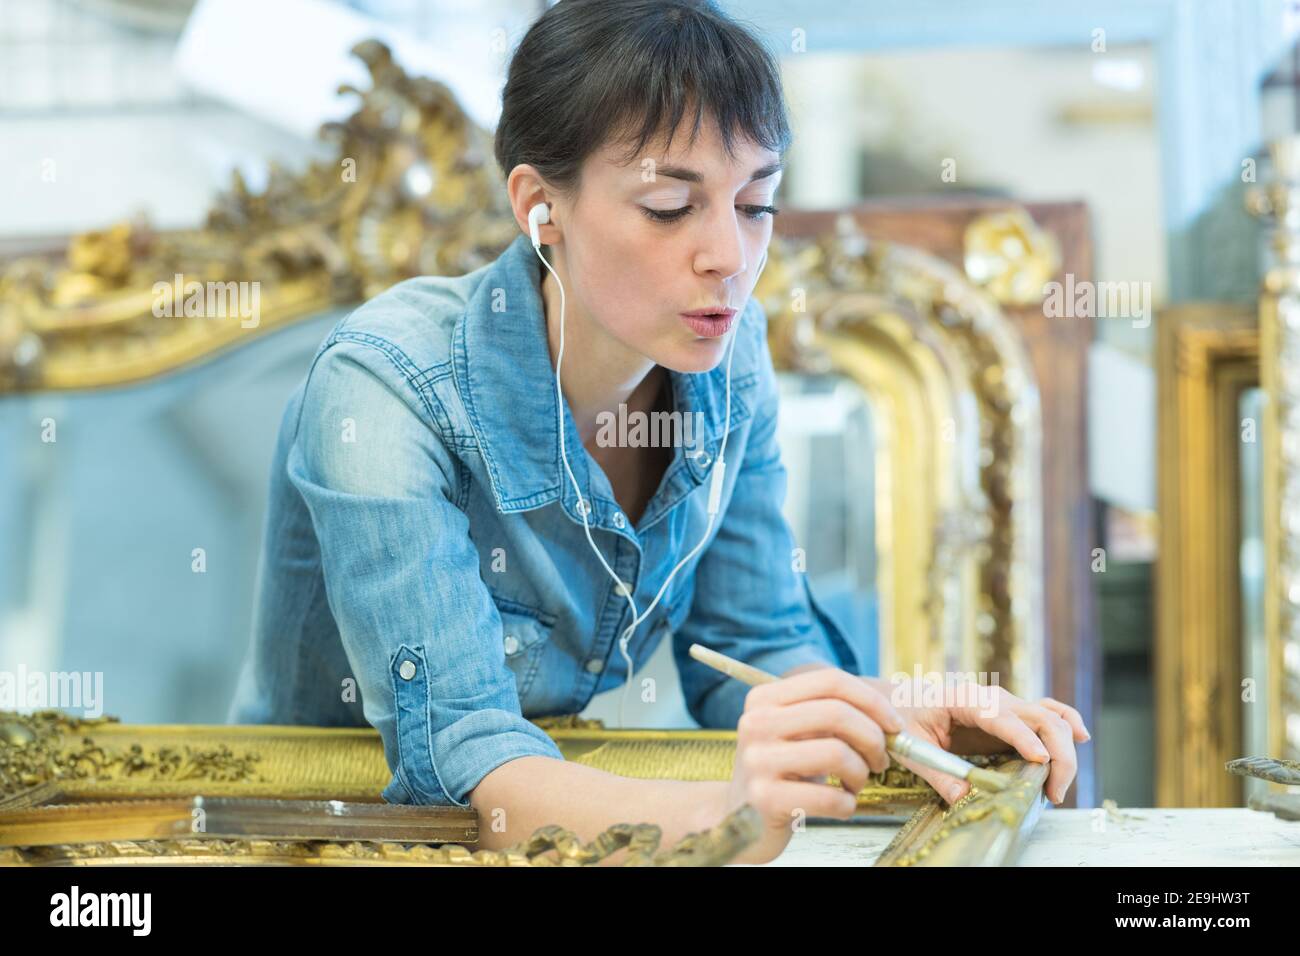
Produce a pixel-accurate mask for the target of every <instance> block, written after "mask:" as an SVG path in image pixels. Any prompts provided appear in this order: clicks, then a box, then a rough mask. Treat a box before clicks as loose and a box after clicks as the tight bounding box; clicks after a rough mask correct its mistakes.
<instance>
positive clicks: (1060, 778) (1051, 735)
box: [1021, 704, 1079, 803]
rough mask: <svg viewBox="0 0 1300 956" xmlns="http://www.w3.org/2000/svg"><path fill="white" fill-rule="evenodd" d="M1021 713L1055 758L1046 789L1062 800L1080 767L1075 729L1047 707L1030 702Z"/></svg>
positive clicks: (1048, 774) (1049, 795)
mask: <svg viewBox="0 0 1300 956" xmlns="http://www.w3.org/2000/svg"><path fill="white" fill-rule="evenodd" d="M1021 716H1022V717H1023V719H1024V720H1025V722H1026V723H1028V724H1029V726H1031V727H1033V728H1034V729H1035V730H1036V731H1037V732H1038V736H1039V737H1040V738H1041V739H1042V741H1043V744H1044V745H1045V746H1046V748H1047V752H1048V753H1049V754H1050V756H1051V759H1052V765H1051V769H1050V770H1048V772H1047V782H1046V783H1044V784H1043V790H1044V792H1045V793H1046V794H1047V797H1048V799H1049V800H1051V801H1052V802H1053V803H1060V802H1061V801H1062V800H1064V799H1065V792H1066V791H1067V790H1069V789H1070V784H1071V783H1072V782H1073V781H1074V775H1075V773H1076V772H1077V771H1078V763H1079V762H1078V758H1077V757H1076V756H1075V753H1074V730H1073V728H1072V727H1071V726H1070V724H1069V723H1067V722H1066V720H1065V718H1064V717H1062V716H1061V715H1060V714H1057V713H1055V712H1054V711H1051V710H1048V709H1047V708H1045V707H1038V706H1035V705H1034V704H1028V705H1026V706H1025V707H1022V708H1021Z"/></svg>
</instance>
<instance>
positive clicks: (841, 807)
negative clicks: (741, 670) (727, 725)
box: [722, 667, 904, 863]
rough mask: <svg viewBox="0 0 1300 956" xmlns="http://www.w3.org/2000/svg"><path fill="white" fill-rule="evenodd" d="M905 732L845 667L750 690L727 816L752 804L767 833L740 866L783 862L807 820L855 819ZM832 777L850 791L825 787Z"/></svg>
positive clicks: (873, 690) (891, 710)
mask: <svg viewBox="0 0 1300 956" xmlns="http://www.w3.org/2000/svg"><path fill="white" fill-rule="evenodd" d="M903 726H904V719H903V716H902V715H901V714H900V712H899V710H898V709H897V708H895V707H894V706H893V704H891V703H890V702H889V698H888V697H887V696H886V694H885V693H882V692H881V690H880V689H879V688H877V687H874V686H872V685H870V684H868V683H867V682H866V681H864V680H863V679H862V678H861V677H858V676H856V675H853V674H850V673H848V672H847V671H843V670H840V669H839V668H835V667H818V668H816V669H813V670H808V671H800V672H792V674H791V675H790V676H787V677H785V678H783V679H782V680H779V681H774V682H772V683H770V684H760V685H758V686H756V687H753V688H751V689H750V691H749V693H748V694H747V695H746V697H745V711H744V713H743V714H741V716H740V720H739V722H738V723H737V725H736V763H735V768H734V770H733V772H732V776H731V783H730V786H729V787H728V789H727V792H726V797H725V805H724V807H723V808H722V811H723V812H722V816H725V815H726V814H728V813H730V812H731V811H733V810H735V809H736V808H737V807H739V806H741V805H742V804H745V803H748V804H750V805H752V806H753V807H754V808H755V809H756V810H757V811H758V812H759V815H760V816H761V817H762V818H763V835H762V837H761V838H760V839H759V842H758V843H757V844H756V845H754V846H751V847H749V848H747V849H746V850H745V851H744V852H743V853H742V854H741V855H740V856H739V857H738V858H737V859H738V861H739V862H744V863H766V862H767V861H768V860H771V859H774V858H775V857H777V856H779V855H780V853H781V851H782V850H784V849H785V847H786V844H788V843H789V842H790V837H791V834H792V833H793V832H794V830H795V828H796V827H798V826H801V825H802V823H803V821H804V820H805V819H806V818H807V817H834V818H837V819H841V820H847V819H848V818H849V817H851V816H852V815H853V813H854V811H855V810H856V808H857V803H858V800H857V794H858V792H859V791H860V790H862V788H863V787H865V786H866V785H867V779H868V776H869V775H870V774H871V773H880V772H883V771H884V770H886V769H887V768H888V767H889V761H890V758H889V755H888V754H887V753H886V752H885V734H886V733H897V732H898V731H899V730H902V729H903ZM827 774H834V775H835V776H836V777H838V778H839V779H840V780H841V781H842V782H843V785H842V786H838V787H836V786H831V785H830V784H828V783H826V782H825V781H824V778H825V777H826V775H827Z"/></svg>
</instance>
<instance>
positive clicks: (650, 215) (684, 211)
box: [641, 206, 780, 222]
mask: <svg viewBox="0 0 1300 956" xmlns="http://www.w3.org/2000/svg"><path fill="white" fill-rule="evenodd" d="M736 208H737V209H739V210H741V212H743V213H744V214H745V216H746V218H748V219H750V220H752V221H754V222H762V220H763V217H764V216H775V215H776V214H777V213H778V212H780V210H779V209H777V208H776V207H775V206H737V207H736ZM641 211H642V212H643V213H645V214H646V218H647V219H650V220H652V221H654V222H676V221H677V220H679V219H681V218H682V217H683V216H687V215H689V214H690V211H691V207H690V206H682V207H681V208H680V209H651V208H649V207H648V206H642V207H641Z"/></svg>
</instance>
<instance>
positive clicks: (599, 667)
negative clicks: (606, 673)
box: [587, 657, 605, 674]
mask: <svg viewBox="0 0 1300 956" xmlns="http://www.w3.org/2000/svg"><path fill="white" fill-rule="evenodd" d="M604 669H605V662H604V661H602V660H601V659H600V658H599V657H593V658H592V659H591V660H589V661H587V670H588V671H589V672H590V673H592V674H599V673H600V672H601V671H603V670H604Z"/></svg>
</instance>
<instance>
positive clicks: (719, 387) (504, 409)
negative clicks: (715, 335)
mask: <svg viewBox="0 0 1300 956" xmlns="http://www.w3.org/2000/svg"><path fill="white" fill-rule="evenodd" d="M545 268H546V267H545V266H543V265H542V263H541V260H540V259H538V257H537V253H536V252H535V251H534V250H533V246H532V242H531V241H530V239H529V237H528V236H526V235H523V234H520V235H519V236H517V237H516V238H515V240H514V241H513V242H512V243H511V244H510V245H509V246H508V247H507V248H506V250H505V251H504V252H503V253H501V255H500V256H498V257H497V259H496V260H495V261H494V262H493V263H492V264H491V265H490V266H488V268H487V270H486V272H485V275H484V277H483V280H482V281H481V282H480V283H479V284H478V286H477V287H476V288H475V290H474V292H473V293H472V294H471V296H470V299H469V302H468V303H467V305H466V309H465V313H464V315H462V316H461V318H460V320H459V322H458V323H457V327H456V332H455V344H454V348H453V351H454V360H455V374H456V380H457V385H458V388H459V390H460V394H461V398H462V400H463V402H464V403H465V408H466V410H467V412H468V414H469V419H470V423H471V426H472V427H473V429H474V434H475V437H476V438H477V440H478V443H479V448H480V450H481V451H482V454H483V458H484V461H485V462H486V464H487V470H488V474H489V476H490V477H491V480H492V491H493V494H494V495H495V497H496V504H497V507H498V509H499V510H501V511H503V512H509V511H525V510H528V509H530V508H536V507H540V506H541V505H544V504H547V503H549V502H551V501H554V500H556V499H557V498H561V499H562V500H563V502H564V506H565V510H568V511H571V513H572V514H574V516H575V517H577V512H576V510H575V509H574V508H573V506H574V505H576V499H577V496H576V494H575V493H574V490H573V485H572V483H571V482H570V481H569V479H568V475H567V474H566V473H565V471H564V466H563V464H562V463H561V459H560V440H559V429H558V427H557V421H556V419H557V414H556V395H555V369H554V367H553V366H552V365H551V358H550V346H549V344H548V342H547V338H546V318H545V311H544V308H543V300H542V276H543V275H544V272H545ZM760 318H761V313H760V312H759V309H758V306H757V305H756V304H755V303H754V302H753V301H751V302H749V303H747V304H746V306H745V309H744V310H743V312H742V313H741V324H740V326H739V327H738V328H737V329H736V332H735V333H733V334H735V335H737V336H738V338H737V340H736V343H735V350H736V354H735V357H734V358H733V360H732V368H731V427H732V428H733V429H734V428H736V427H737V426H738V425H740V424H742V423H744V422H745V421H747V420H748V419H749V418H750V417H751V416H752V409H751V407H750V404H751V403H750V401H747V400H746V399H747V397H748V395H749V393H750V391H751V390H752V388H753V387H754V385H755V383H756V382H757V381H758V377H759V373H760V371H761V364H760V363H762V362H763V361H765V359H766V354H767V353H766V350H765V349H763V348H762V339H763V337H764V336H765V334H766V333H765V331H764V330H763V329H762V328H761V327H760V326H759V323H758V320H759V319H760ZM668 374H669V379H670V381H671V383H672V390H673V401H674V409H675V410H676V411H680V412H682V413H684V414H694V413H695V412H700V413H702V415H703V418H702V419H692V420H693V421H697V420H702V421H703V423H704V442H703V444H704V449H705V454H704V455H700V456H696V457H689V456H687V455H686V454H684V451H685V450H684V449H681V448H677V449H674V457H673V463H672V464H671V465H670V466H669V470H670V471H672V470H673V469H674V468H679V467H682V468H685V469H687V471H688V472H689V475H690V477H691V479H692V480H693V481H694V482H695V483H696V484H699V483H700V482H702V481H703V480H704V476H705V474H707V471H708V467H707V466H708V464H709V459H711V458H712V457H713V456H715V455H716V453H717V446H718V444H719V443H720V441H721V439H722V435H723V428H722V418H723V415H724V414H725V409H726V402H727V370H726V360H725V355H724V359H723V361H721V362H719V363H718V365H717V366H716V367H715V368H713V369H712V370H710V371H708V372H700V373H683V372H675V371H672V370H669V373H668ZM564 427H565V432H564V441H565V451H566V452H567V454H568V459H569V464H570V467H572V469H573V474H574V477H575V478H577V480H578V484H579V486H580V487H581V488H582V489H583V494H584V496H585V497H587V498H588V500H591V492H592V490H593V489H592V487H591V484H592V475H591V470H590V469H589V468H588V465H587V463H588V460H589V456H588V454H587V453H586V450H585V449H584V448H583V446H582V441H581V439H580V438H579V437H578V431H577V426H576V425H575V424H574V421H573V416H572V415H571V414H570V412H569V408H568V403H567V402H566V403H565V408H564ZM701 461H703V463H701ZM602 484H603V486H604V488H605V489H608V482H607V481H605V480H604V479H603V478H602ZM596 490H598V491H599V490H600V489H596ZM611 497H612V495H611ZM578 520H581V518H580V517H578Z"/></svg>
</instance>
